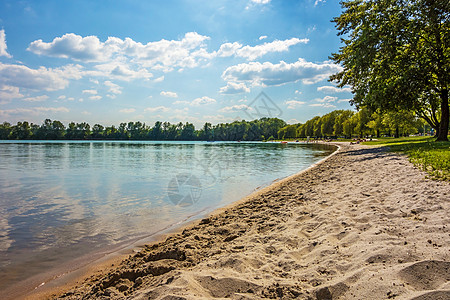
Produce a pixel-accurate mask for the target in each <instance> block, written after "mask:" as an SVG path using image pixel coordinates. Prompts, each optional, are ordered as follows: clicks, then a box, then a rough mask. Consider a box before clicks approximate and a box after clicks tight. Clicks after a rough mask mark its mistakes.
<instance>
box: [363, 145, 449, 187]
mask: <svg viewBox="0 0 450 300" xmlns="http://www.w3.org/2000/svg"><path fill="white" fill-rule="evenodd" d="M364 144H368V145H382V146H387V147H389V149H390V151H393V152H401V153H405V154H406V155H407V156H408V157H409V160H410V161H411V162H412V163H413V164H414V165H415V166H417V167H419V168H421V169H422V170H424V171H426V172H428V174H430V177H432V178H434V179H441V180H447V181H450V143H449V142H436V141H434V140H433V138H431V137H410V138H394V139H392V138H391V139H389V138H383V139H379V140H377V141H372V142H366V143H364Z"/></svg>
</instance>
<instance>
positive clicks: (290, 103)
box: [285, 100, 305, 109]
mask: <svg viewBox="0 0 450 300" xmlns="http://www.w3.org/2000/svg"><path fill="white" fill-rule="evenodd" d="M285 103H286V104H287V108H288V109H296V108H297V107H299V106H302V105H303V104H305V102H303V101H297V100H289V101H286V102H285Z"/></svg>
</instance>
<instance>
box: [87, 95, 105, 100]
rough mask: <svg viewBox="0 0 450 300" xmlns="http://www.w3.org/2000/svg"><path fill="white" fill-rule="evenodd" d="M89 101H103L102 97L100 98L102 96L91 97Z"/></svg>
mask: <svg viewBox="0 0 450 300" xmlns="http://www.w3.org/2000/svg"><path fill="white" fill-rule="evenodd" d="M89 99H91V100H100V99H102V96H100V95H96V96H90V97H89Z"/></svg>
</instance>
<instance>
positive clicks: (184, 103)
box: [173, 100, 191, 105]
mask: <svg viewBox="0 0 450 300" xmlns="http://www.w3.org/2000/svg"><path fill="white" fill-rule="evenodd" d="M173 104H175V105H179V104H182V105H189V104H191V102H189V101H185V100H177V101H175V102H174V103H173Z"/></svg>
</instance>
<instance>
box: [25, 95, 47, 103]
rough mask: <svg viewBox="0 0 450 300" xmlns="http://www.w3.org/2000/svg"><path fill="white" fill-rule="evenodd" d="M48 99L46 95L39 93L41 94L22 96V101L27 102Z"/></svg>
mask: <svg viewBox="0 0 450 300" xmlns="http://www.w3.org/2000/svg"><path fill="white" fill-rule="evenodd" d="M47 99H48V96H47V95H41V96H36V97H28V98H24V99H23V100H24V101H28V102H40V101H45V100H47Z"/></svg>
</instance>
